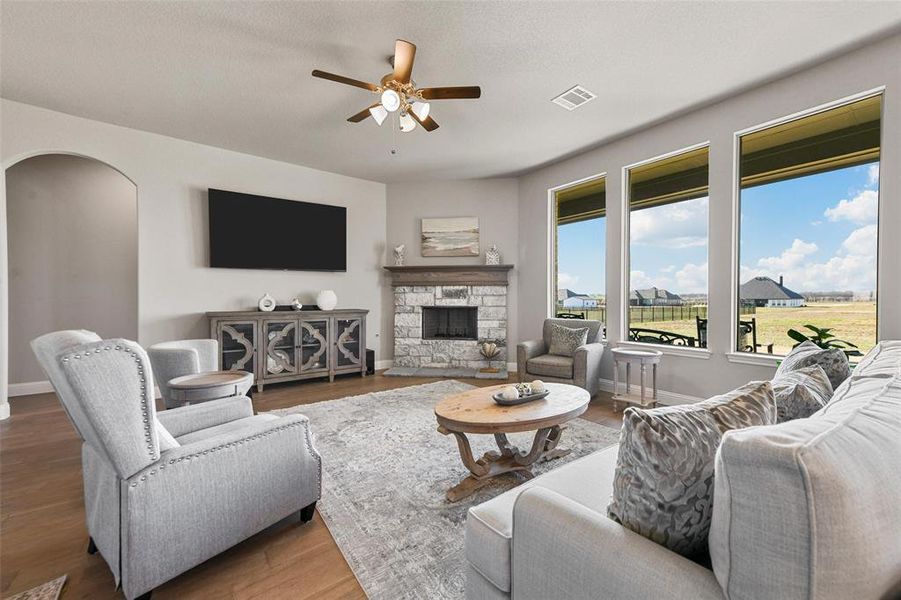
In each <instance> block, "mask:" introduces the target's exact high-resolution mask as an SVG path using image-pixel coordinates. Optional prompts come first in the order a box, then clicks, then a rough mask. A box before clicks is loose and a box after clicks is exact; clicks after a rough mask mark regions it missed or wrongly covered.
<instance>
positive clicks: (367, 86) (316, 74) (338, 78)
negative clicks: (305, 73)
mask: <svg viewBox="0 0 901 600" xmlns="http://www.w3.org/2000/svg"><path fill="white" fill-rule="evenodd" d="M313 77H318V78H320V79H328V80H329V81H337V82H338V83H343V84H345V85H352V86H354V87H358V88H363V89H364V90H369V91H370V92H375V91H377V90H378V89H379V88H378V86H377V85H375V84H374V83H366V82H365V81H359V80H357V79H351V78H350V77H344V76H343V75H335V74H334V73H326V72H325V71H320V70H319V69H314V70H313Z"/></svg>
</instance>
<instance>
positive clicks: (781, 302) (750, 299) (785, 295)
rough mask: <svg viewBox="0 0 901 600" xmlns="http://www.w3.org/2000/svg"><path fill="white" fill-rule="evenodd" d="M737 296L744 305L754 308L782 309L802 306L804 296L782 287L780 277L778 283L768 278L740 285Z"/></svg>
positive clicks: (756, 279) (758, 278)
mask: <svg viewBox="0 0 901 600" xmlns="http://www.w3.org/2000/svg"><path fill="white" fill-rule="evenodd" d="M738 292H739V296H740V297H741V301H742V303H744V304H753V305H754V306H761V307H763V306H766V307H774V306H778V307H783V306H804V304H805V301H804V296H802V295H801V294H799V293H798V292H795V291H793V290H790V289H788V288H787V287H785V286H784V285H782V276H781V275H780V276H779V282H778V283H777V282H775V281H773V280H772V279H770V278H769V277H755V278H754V279H751V280H749V281H747V282H745V283H743V284H742V285H741V287H740V288H739V291H738Z"/></svg>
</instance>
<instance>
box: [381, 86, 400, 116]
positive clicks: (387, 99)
mask: <svg viewBox="0 0 901 600" xmlns="http://www.w3.org/2000/svg"><path fill="white" fill-rule="evenodd" d="M382 106H384V107H385V110H387V111H388V112H394V111H396V110H397V109H398V108H400V95H398V93H397V92H395V91H394V90H385V91H384V92H382Z"/></svg>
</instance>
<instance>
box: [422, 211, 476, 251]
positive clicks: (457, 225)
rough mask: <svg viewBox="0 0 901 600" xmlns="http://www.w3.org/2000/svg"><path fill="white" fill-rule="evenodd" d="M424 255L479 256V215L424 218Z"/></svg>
mask: <svg viewBox="0 0 901 600" xmlns="http://www.w3.org/2000/svg"><path fill="white" fill-rule="evenodd" d="M422 255H423V256H478V255H479V219H478V217H450V218H440V219H423V220H422Z"/></svg>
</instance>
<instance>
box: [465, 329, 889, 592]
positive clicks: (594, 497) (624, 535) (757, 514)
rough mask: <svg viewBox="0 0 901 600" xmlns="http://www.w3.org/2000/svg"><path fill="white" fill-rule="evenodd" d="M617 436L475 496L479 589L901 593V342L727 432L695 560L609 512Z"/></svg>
mask: <svg viewBox="0 0 901 600" xmlns="http://www.w3.org/2000/svg"><path fill="white" fill-rule="evenodd" d="M616 456H617V447H615V446H614V447H611V448H607V449H604V450H600V451H598V452H596V453H594V454H591V455H588V456H586V457H583V458H581V459H578V460H575V461H572V462H570V463H568V464H566V465H564V466H562V467H560V468H558V469H555V470H553V471H551V472H549V473H546V474H545V475H542V476H540V477H537V478H535V479H533V480H531V481H528V482H527V483H524V484H523V485H521V486H519V487H516V488H514V489H512V490H510V491H508V492H506V493H504V494H502V495H500V496H498V497H496V498H494V499H492V500H490V501H488V502H485V503H483V504H481V505H479V506H476V507H473V508H472V509H470V511H469V515H468V518H467V522H466V560H467V565H466V569H467V581H466V596H467V598H468V599H470V600H477V599H497V600H500V599H504V598H513V599H515V600H527V599H535V600H544V599H547V598H567V599H572V600H579V599H583V598H584V599H588V598H591V599H599V598H616V599H630V598H635V599H638V598H686V599H692V600H696V599H697V600H703V599H708V598H709V599H719V600H722V599H723V598H730V599H733V600H744V599H748V600H751V599H755V600H759V599H770V598H773V599H775V598H778V599H780V600H792V599H818V600H833V599H835V600H839V599H846V598H856V599H861V600H864V599H874V600H875V599H879V598H897V597H901V341H885V342H881V343H880V344H878V345H877V346H876V347H875V348H874V349H873V350H872V351H871V352H869V353H868V354H867V355H866V356H865V357H864V358H863V359H862V360H861V362H860V364H859V365H858V366H857V368H856V369H855V370H854V372H853V374H852V376H851V377H850V378H849V379H847V380H846V381H845V382H844V383H842V385H840V386H839V387H838V388H837V389H836V390H835V394H834V395H833V398H832V400H831V402H830V403H829V404H828V405H827V406H826V407H824V408H823V409H821V410H820V411H818V412H817V413H815V414H814V415H813V416H811V417H809V418H807V419H798V420H794V421H789V422H786V423H781V424H778V425H769V426H764V427H750V428H747V429H741V430H736V431H731V432H728V433H726V434H725V436H724V438H723V441H722V444H721V446H720V448H719V451H718V453H717V463H716V475H715V494H714V503H713V521H712V525H711V531H710V538H709V549H710V558H711V564H712V568H711V569H708V568H705V567H703V566H701V565H699V564H696V563H694V562H692V561H690V560H688V559H686V558H684V557H682V556H680V555H678V554H675V553H673V552H671V551H670V550H668V549H666V548H664V547H663V546H660V545H658V544H656V543H655V542H653V541H651V540H649V539H646V538H644V537H642V536H640V535H638V534H636V533H634V532H632V531H630V530H628V529H626V528H624V527H622V526H621V525H619V524H617V523H616V522H614V521H612V520H611V519H609V518H608V517H607V511H606V508H607V504H608V502H609V500H610V495H611V492H612V489H613V476H614V471H615V468H616Z"/></svg>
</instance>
